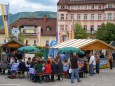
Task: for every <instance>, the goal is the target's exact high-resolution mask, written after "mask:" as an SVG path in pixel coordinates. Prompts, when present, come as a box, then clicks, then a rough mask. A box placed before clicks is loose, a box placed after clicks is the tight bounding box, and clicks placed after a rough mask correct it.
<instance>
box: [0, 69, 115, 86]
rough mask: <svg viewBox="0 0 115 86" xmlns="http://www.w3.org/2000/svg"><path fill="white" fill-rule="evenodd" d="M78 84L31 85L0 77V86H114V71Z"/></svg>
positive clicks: (24, 81)
mask: <svg viewBox="0 0 115 86" xmlns="http://www.w3.org/2000/svg"><path fill="white" fill-rule="evenodd" d="M81 80H82V81H81V82H80V83H78V82H77V80H76V79H75V83H70V80H69V79H64V80H63V81H61V82H60V81H56V82H49V83H46V82H42V83H33V82H31V81H29V80H28V79H8V78H6V76H3V75H0V86H115V69H113V70H110V69H103V70H101V73H100V74H95V75H94V76H88V77H87V78H82V79H81Z"/></svg>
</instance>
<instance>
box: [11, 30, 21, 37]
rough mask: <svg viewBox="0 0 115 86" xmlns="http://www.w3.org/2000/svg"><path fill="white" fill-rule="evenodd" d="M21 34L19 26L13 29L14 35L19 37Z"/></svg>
mask: <svg viewBox="0 0 115 86" xmlns="http://www.w3.org/2000/svg"><path fill="white" fill-rule="evenodd" d="M19 34H20V31H19V29H18V28H13V29H12V35H13V36H16V37H17V36H18V35H19Z"/></svg>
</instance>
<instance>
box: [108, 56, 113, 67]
mask: <svg viewBox="0 0 115 86" xmlns="http://www.w3.org/2000/svg"><path fill="white" fill-rule="evenodd" d="M109 64H110V69H112V68H113V56H112V54H110V55H109Z"/></svg>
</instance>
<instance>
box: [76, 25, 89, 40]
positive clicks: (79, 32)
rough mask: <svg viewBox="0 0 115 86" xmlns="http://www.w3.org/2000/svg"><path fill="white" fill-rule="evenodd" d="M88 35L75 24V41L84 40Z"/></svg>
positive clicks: (80, 26)
mask: <svg viewBox="0 0 115 86" xmlns="http://www.w3.org/2000/svg"><path fill="white" fill-rule="evenodd" d="M87 37H88V34H87V32H86V30H84V28H83V27H82V25H81V24H80V23H76V24H75V26H74V38H75V39H86V38H87Z"/></svg>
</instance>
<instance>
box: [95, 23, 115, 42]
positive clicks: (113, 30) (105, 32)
mask: <svg viewBox="0 0 115 86" xmlns="http://www.w3.org/2000/svg"><path fill="white" fill-rule="evenodd" d="M95 36H96V38H97V39H99V40H102V41H105V42H106V43H110V42H111V41H114V40H115V24H113V23H106V24H104V23H103V24H101V27H100V28H98V30H97V31H96V33H95Z"/></svg>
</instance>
